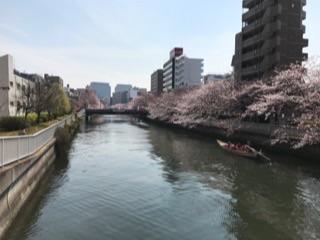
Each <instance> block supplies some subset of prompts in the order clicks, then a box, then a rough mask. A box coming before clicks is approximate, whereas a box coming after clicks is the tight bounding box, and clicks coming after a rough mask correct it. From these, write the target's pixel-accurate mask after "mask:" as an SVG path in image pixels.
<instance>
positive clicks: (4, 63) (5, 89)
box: [0, 55, 37, 117]
mask: <svg viewBox="0 0 320 240" xmlns="http://www.w3.org/2000/svg"><path fill="white" fill-rule="evenodd" d="M36 77H37V75H30V74H24V73H20V72H18V71H16V70H15V69H14V63H13V57H12V56H10V55H5V56H2V57H0V117H5V116H19V115H23V114H24V107H23V106H24V105H25V101H26V99H25V94H24V92H25V91H26V89H28V88H29V86H30V88H31V89H33V88H34V86H35V82H34V81H35V78H36Z"/></svg>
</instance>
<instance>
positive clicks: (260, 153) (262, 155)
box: [246, 145, 271, 163]
mask: <svg viewBox="0 0 320 240" xmlns="http://www.w3.org/2000/svg"><path fill="white" fill-rule="evenodd" d="M246 146H247V148H249V149H250V150H251V151H253V152H255V153H257V154H258V155H259V156H260V157H262V158H264V159H266V160H268V161H269V162H270V163H271V159H270V158H269V157H267V156H266V155H264V154H263V153H262V152H261V151H260V152H258V151H257V150H255V149H254V148H252V147H250V146H249V145H246Z"/></svg>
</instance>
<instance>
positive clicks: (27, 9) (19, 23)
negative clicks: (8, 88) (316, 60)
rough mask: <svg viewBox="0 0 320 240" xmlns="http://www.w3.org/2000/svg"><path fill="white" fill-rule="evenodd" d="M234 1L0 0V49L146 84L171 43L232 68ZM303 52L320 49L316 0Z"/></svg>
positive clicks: (49, 65)
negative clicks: (306, 46) (307, 40)
mask: <svg viewBox="0 0 320 240" xmlns="http://www.w3.org/2000/svg"><path fill="white" fill-rule="evenodd" d="M288 1H289V0H288ZM241 2H242V1H240V0H223V1H220V0H158V1H154V0H0V54H1V55H3V54H8V53H9V54H11V55H13V56H14V60H15V65H16V68H17V69H18V70H20V71H26V72H29V73H31V72H35V73H40V74H43V73H49V74H56V75H60V76H61V77H62V78H63V79H64V81H65V83H69V84H70V85H71V87H84V86H85V85H86V84H89V83H90V82H91V81H105V82H109V83H110V84H111V86H112V88H114V86H115V85H116V84H117V83H130V84H133V85H135V86H138V87H146V88H148V89H149V88H150V86H149V85H150V74H151V73H152V71H153V70H155V69H157V68H161V67H162V65H163V63H164V62H165V61H166V60H167V59H168V56H169V51H170V50H171V49H172V48H173V47H174V46H182V47H184V49H185V53H186V55H188V56H189V57H201V58H204V65H205V66H204V70H205V73H207V72H210V73H224V72H228V71H231V67H230V63H231V57H232V54H233V52H234V35H235V34H236V33H237V32H238V31H240V28H241V13H242V8H241ZM306 10H307V20H306V22H305V23H306V25H307V35H306V37H308V38H309V44H310V47H309V48H308V49H307V52H308V53H309V55H310V56H319V55H320V28H319V24H320V1H319V0H307V7H306Z"/></svg>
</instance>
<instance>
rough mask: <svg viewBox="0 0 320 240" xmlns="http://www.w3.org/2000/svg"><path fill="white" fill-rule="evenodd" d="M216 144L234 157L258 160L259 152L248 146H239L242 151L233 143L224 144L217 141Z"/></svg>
mask: <svg viewBox="0 0 320 240" xmlns="http://www.w3.org/2000/svg"><path fill="white" fill-rule="evenodd" d="M217 143H218V144H219V146H220V147H221V148H223V149H224V150H226V151H228V152H231V153H233V154H235V155H238V156H241V157H246V158H258V157H259V152H258V151H257V150H255V149H254V148H252V147H250V146H248V145H241V146H242V147H243V149H239V148H238V147H237V146H236V145H235V144H233V143H226V142H223V141H221V140H217Z"/></svg>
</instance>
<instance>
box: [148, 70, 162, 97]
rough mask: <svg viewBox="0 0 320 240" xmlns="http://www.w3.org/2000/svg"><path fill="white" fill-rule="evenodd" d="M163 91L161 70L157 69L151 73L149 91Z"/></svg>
mask: <svg viewBox="0 0 320 240" xmlns="http://www.w3.org/2000/svg"><path fill="white" fill-rule="evenodd" d="M162 91H163V70H162V69H158V70H157V71H155V72H154V73H152V75H151V92H152V93H153V94H155V95H160V94H161V93H162Z"/></svg>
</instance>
